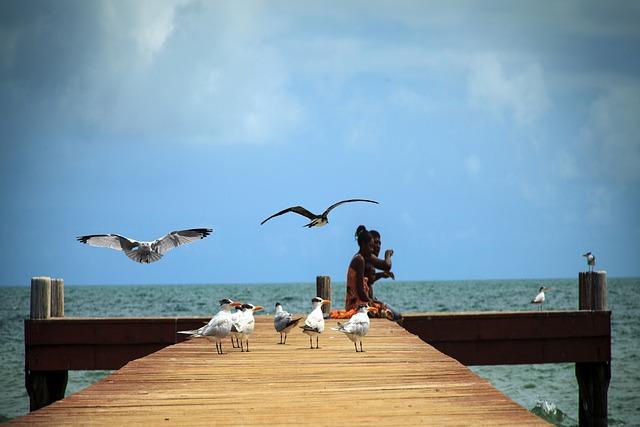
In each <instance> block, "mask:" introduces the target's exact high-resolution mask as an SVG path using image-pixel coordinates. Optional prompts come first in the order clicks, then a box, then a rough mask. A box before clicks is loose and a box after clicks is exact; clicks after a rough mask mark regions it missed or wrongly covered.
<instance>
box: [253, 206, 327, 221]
mask: <svg viewBox="0 0 640 427" xmlns="http://www.w3.org/2000/svg"><path fill="white" fill-rule="evenodd" d="M287 212H295V213H297V214H300V215H303V216H306V217H307V218H309V219H316V218H317V217H318V215H316V214H313V213H311V212H309V211H308V210H306V209H305V208H303V207H302V206H292V207H290V208H287V209H284V210H281V211H280V212H278V213H275V214H273V215H271V216H270V217H269V218H267V219H265V220H264V221H262V222H261V223H260V225H262V224H264V223H265V222H267V221H269V220H270V219H271V218H274V217H276V216H279V215H282V214H286V213H287Z"/></svg>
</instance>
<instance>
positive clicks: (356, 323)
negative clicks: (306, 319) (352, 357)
mask: <svg viewBox="0 0 640 427" xmlns="http://www.w3.org/2000/svg"><path fill="white" fill-rule="evenodd" d="M369 311H378V309H377V308H375V307H369V306H368V305H367V304H360V305H359V306H358V308H357V312H356V314H354V315H353V316H351V319H349V321H348V322H347V323H345V324H342V323H340V322H338V327H337V328H331V329H332V330H334V331H340V332H344V334H345V335H346V336H347V337H348V338H349V339H350V340H351V341H353V345H354V346H355V348H356V353H357V352H358V343H360V352H363V351H364V350H363V349H362V340H363V339H364V336H365V335H367V332H369V327H370V325H371V322H370V321H369V316H368V315H367V312H369Z"/></svg>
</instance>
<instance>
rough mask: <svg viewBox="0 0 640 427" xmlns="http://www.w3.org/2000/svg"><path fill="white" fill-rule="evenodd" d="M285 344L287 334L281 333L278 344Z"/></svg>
mask: <svg viewBox="0 0 640 427" xmlns="http://www.w3.org/2000/svg"><path fill="white" fill-rule="evenodd" d="M283 335H284V341H282V336H283ZM286 343H287V334H283V333H282V332H281V333H280V344H286Z"/></svg>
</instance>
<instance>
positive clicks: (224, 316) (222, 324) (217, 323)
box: [178, 298, 242, 354]
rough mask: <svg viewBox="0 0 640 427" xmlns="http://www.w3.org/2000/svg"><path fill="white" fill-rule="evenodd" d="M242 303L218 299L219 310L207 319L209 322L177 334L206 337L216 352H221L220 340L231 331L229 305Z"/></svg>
mask: <svg viewBox="0 0 640 427" xmlns="http://www.w3.org/2000/svg"><path fill="white" fill-rule="evenodd" d="M239 305H242V303H241V302H233V301H231V300H230V299H227V298H225V299H222V300H220V311H219V312H218V313H217V314H216V315H215V316H213V317H212V318H211V320H209V323H207V324H206V325H204V326H203V327H201V328H200V329H194V330H191V331H178V333H179V334H186V335H189V337H188V338H206V339H208V340H209V341H211V342H214V343H215V344H216V351H217V352H218V354H224V353H223V352H222V340H223V339H224V338H226V337H227V335H229V332H230V331H231V325H232V322H231V307H236V306H239Z"/></svg>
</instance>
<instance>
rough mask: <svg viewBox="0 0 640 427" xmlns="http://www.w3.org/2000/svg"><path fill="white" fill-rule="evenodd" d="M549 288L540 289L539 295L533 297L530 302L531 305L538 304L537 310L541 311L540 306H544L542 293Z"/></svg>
mask: <svg viewBox="0 0 640 427" xmlns="http://www.w3.org/2000/svg"><path fill="white" fill-rule="evenodd" d="M548 290H550V288H545V287H544V286H541V287H540V293H539V294H538V295H536V296H535V298H534V299H532V300H531V304H538V306H539V307H538V308H539V309H540V310H542V304H544V291H548Z"/></svg>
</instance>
